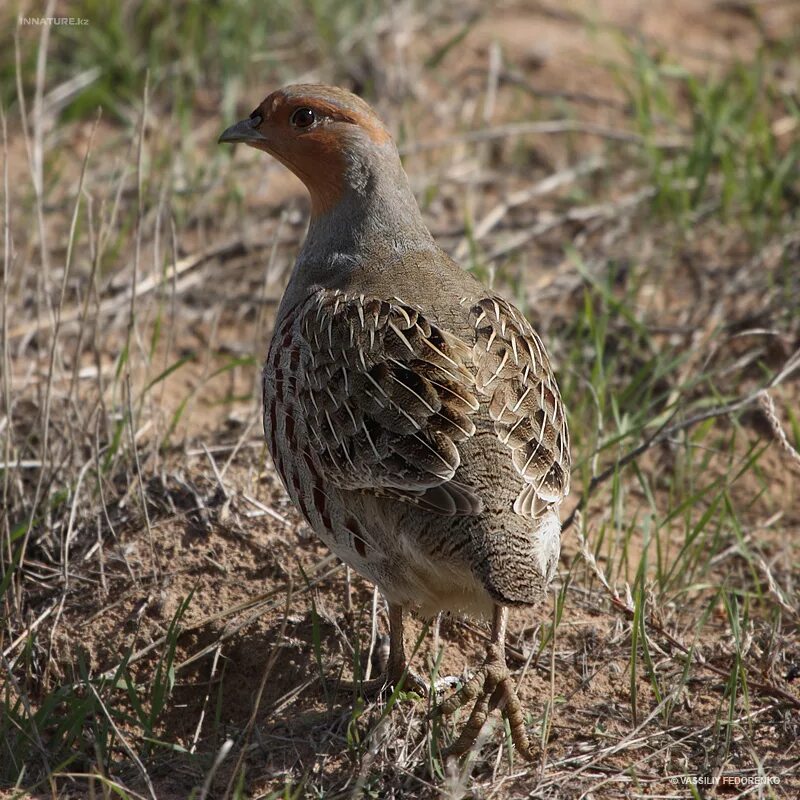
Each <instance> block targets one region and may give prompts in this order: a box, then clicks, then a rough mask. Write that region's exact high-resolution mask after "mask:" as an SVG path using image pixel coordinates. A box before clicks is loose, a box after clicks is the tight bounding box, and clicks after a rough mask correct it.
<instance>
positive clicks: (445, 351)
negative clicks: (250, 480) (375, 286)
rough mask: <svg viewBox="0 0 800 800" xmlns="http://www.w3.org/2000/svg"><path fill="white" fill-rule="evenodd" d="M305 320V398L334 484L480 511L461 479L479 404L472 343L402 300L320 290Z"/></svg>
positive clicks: (445, 508) (430, 505) (445, 510)
mask: <svg viewBox="0 0 800 800" xmlns="http://www.w3.org/2000/svg"><path fill="white" fill-rule="evenodd" d="M301 320H302V321H301V333H302V336H303V338H304V339H305V340H306V342H307V343H308V347H307V348H304V351H305V355H304V363H303V365H302V369H301V370H300V374H301V377H302V380H300V381H299V382H298V396H299V398H300V402H301V403H302V406H303V411H304V416H305V419H306V425H307V428H308V431H309V445H310V446H311V447H313V448H314V449H315V450H316V451H317V453H318V454H319V458H320V460H321V463H322V466H323V468H324V470H325V475H326V478H327V479H329V480H331V481H332V482H333V483H335V484H336V485H338V486H339V487H341V488H344V489H351V490H368V491H370V492H374V493H378V494H384V495H387V496H394V497H396V498H397V499H400V500H403V501H406V502H413V503H415V504H417V505H419V506H421V507H424V508H426V509H428V510H431V511H435V512H437V513H441V514H451V515H453V514H459V515H460V514H476V513H479V512H480V510H481V508H482V503H481V500H480V499H479V497H478V496H477V495H476V494H475V493H474V492H473V491H472V490H471V489H470V488H469V487H467V486H464V485H462V484H459V483H458V482H457V481H455V480H454V479H453V478H454V475H455V472H456V470H457V469H458V466H459V464H460V455H459V451H458V448H457V443H458V442H460V441H463V440H464V439H467V438H468V437H470V436H472V435H473V434H474V432H475V425H474V423H473V421H472V420H471V419H470V416H471V415H472V414H474V413H475V412H476V411H477V410H478V407H479V402H478V399H477V397H476V393H475V380H474V376H473V375H472V373H471V371H470V370H469V369H468V367H467V363H468V362H469V360H470V357H471V349H470V347H469V346H467V345H466V344H464V343H463V342H461V341H460V340H458V339H457V338H455V337H453V336H451V335H449V334H447V333H445V332H444V331H442V330H441V329H440V328H438V327H436V326H435V325H433V324H431V323H430V322H429V321H428V320H426V319H425V317H424V316H423V315H422V314H421V313H420V312H419V311H418V310H417V309H415V308H413V307H412V306H409V305H407V304H405V303H403V302H402V301H400V300H397V299H395V300H391V301H387V300H379V299H376V298H371V297H364V296H363V295H348V294H344V293H342V292H338V291H329V290H321V291H319V292H317V293H316V294H315V295H314V296H313V297H312V298H311V299H310V300H309V301H308V302H307V303H306V304H305V307H304V308H303V309H302V311H301Z"/></svg>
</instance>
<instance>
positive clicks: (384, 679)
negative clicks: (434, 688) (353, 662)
mask: <svg viewBox="0 0 800 800" xmlns="http://www.w3.org/2000/svg"><path fill="white" fill-rule="evenodd" d="M398 686H400V687H401V691H403V692H408V693H414V694H418V695H419V696H420V697H427V696H428V694H429V692H430V688H429V686H428V684H427V683H426V682H425V681H424V680H423V679H422V678H420V677H419V675H417V674H416V673H415V672H412V671H411V670H410V669H408V668H407V667H405V666H402V667H396V668H394V669H391V668H390V669H388V670H386V671H385V672H382V673H381V674H380V675H378V677H377V678H371V679H369V680H366V681H339V683H338V684H337V687H336V688H337V689H338V691H340V692H354V691H355V692H358V693H359V694H360V695H362V696H363V697H365V698H367V699H372V698H375V697H379V696H380V695H381V694H385V693H387V692H388V693H391V692H393V691H394V690H395V689H396V688H397V687H398Z"/></svg>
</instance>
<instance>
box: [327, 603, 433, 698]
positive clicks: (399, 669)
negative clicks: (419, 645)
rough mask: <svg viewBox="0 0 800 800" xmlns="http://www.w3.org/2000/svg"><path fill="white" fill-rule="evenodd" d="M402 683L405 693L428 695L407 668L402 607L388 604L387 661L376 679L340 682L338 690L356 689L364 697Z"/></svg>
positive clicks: (424, 684)
mask: <svg viewBox="0 0 800 800" xmlns="http://www.w3.org/2000/svg"><path fill="white" fill-rule="evenodd" d="M401 681H402V682H403V689H404V690H405V691H407V692H417V693H418V694H421V695H423V696H424V695H427V694H428V686H427V684H426V683H425V682H424V681H423V680H422V679H421V678H419V677H418V676H417V675H415V674H414V673H413V672H411V670H410V669H409V668H408V663H407V661H406V646H405V641H404V638H403V607H402V606H399V605H394V604H393V603H389V660H388V662H387V664H386V668H385V669H384V670H383V671H382V673H381V674H380V675H379V676H378V677H377V678H373V679H372V680H369V681H362V682H360V683H353V682H349V681H348V682H342V683H340V684H339V688H340V689H343V690H345V691H349V690H351V689H353V688H357V689H358V690H359V691H360V692H361V693H362V694H363V695H364V696H365V697H370V696H374V695H377V694H380V693H381V692H382V691H383V690H384V689H386V688H387V687H389V688H395V687H397V686H398V685H399V684H400V682H401Z"/></svg>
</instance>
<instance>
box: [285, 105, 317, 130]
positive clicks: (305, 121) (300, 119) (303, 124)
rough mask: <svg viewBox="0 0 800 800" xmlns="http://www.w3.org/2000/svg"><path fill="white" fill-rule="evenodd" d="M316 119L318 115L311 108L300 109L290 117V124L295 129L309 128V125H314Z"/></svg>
mask: <svg viewBox="0 0 800 800" xmlns="http://www.w3.org/2000/svg"><path fill="white" fill-rule="evenodd" d="M316 119H317V117H316V115H315V114H314V112H313V111H312V110H311V109H310V108H298V109H297V111H295V112H294V113H293V114H292V116H291V117H290V119H289V122H291V123H292V125H294V127H295V128H307V127H308V126H309V125H313V124H314V122H315V120H316Z"/></svg>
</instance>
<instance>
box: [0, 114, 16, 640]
mask: <svg viewBox="0 0 800 800" xmlns="http://www.w3.org/2000/svg"><path fill="white" fill-rule="evenodd" d="M0 127H2V131H3V282H2V286H1V287H0V314H2V322H0V326H1V327H0V335H2V350H1V351H0V367H2V369H1V370H0V372H2V390H3V412H4V414H5V417H4V419H3V421H2V424H3V425H4V426H5V435H4V437H3V463H4V464H5V465H6V467H5V468H4V469H3V494H2V503H3V508H8V507H9V494H10V488H11V471H10V470H9V468H8V465H9V463H10V461H11V438H12V435H13V423H12V420H11V377H10V375H11V353H10V352H9V347H8V278H9V273H10V271H11V198H10V197H9V194H8V193H9V185H8V130H7V127H6V115H5V110H4V108H3V106H2V103H0ZM0 535H2V537H3V542H5V543H7V544H8V549H7V550H4V549H0V570H2V573H3V574H4V575H5V574H6V571H7V570H9V569H11V564H12V563H13V558H14V555H13V551H12V550H11V521H10V520H9V515H8V514H3V515H2V529H0ZM14 586H15V584H12V592H13V587H14ZM13 594H16V593H13ZM7 597H8V595H7V596H6V598H3V604H4V606H5V614H4V616H5V617H6V618H7V619H9V620H10V618H11V614H10V613H9V612H10V608H8V605H7V603H8V600H7ZM11 630H12V628H11V626H10V624H9V635H12V634H11Z"/></svg>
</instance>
